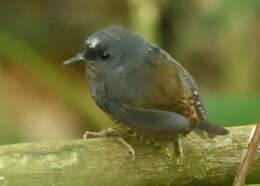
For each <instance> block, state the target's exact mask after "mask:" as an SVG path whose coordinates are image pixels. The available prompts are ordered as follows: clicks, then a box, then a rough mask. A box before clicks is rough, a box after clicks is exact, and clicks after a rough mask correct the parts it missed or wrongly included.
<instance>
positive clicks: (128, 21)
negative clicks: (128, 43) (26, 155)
mask: <svg viewBox="0 0 260 186" xmlns="http://www.w3.org/2000/svg"><path fill="white" fill-rule="evenodd" d="M259 20H260V1H257V0H247V1H244V0H229V1H224V0H207V1H205V0H198V1H190V0H182V1H176V0H174V1H173V0H160V1H159V0H142V1H140V0H131V1H130V0H129V1H127V0H110V1H105V0H95V1H90V0H89V1H88V0H76V1H70V0H56V1H51V0H45V1H33V0H27V1H26V2H24V1H18V0H12V1H3V0H1V6H0V144H8V143H18V142H26V141H30V142H32V141H41V140H54V139H74V138H81V137H82V134H83V132H84V130H86V129H89V130H97V129H100V128H104V127H108V126H110V125H112V122H111V121H110V120H109V118H108V117H107V116H106V115H105V114H104V113H103V112H102V111H100V110H99V109H98V108H97V106H96V105H95V103H94V102H93V101H92V99H91V98H90V96H89V93H88V90H87V82H86V78H85V72H84V69H83V68H82V66H81V65H74V66H70V67H64V66H62V65H61V64H62V62H63V61H64V60H65V59H67V58H69V57H72V56H73V55H74V54H75V53H76V52H77V51H78V50H79V48H80V46H81V44H82V43H83V41H84V39H85V38H87V37H88V36H89V35H91V34H92V33H93V32H95V31H97V30H99V29H101V28H103V27H105V26H108V25H114V24H117V25H123V26H125V27H127V28H129V29H130V30H132V31H134V32H136V33H138V34H140V35H142V36H143V37H144V38H145V39H146V40H148V41H151V42H154V43H155V44H157V45H159V46H160V47H162V48H164V49H165V50H166V51H168V52H169V53H170V54H171V55H172V56H173V57H174V58H175V59H176V60H177V61H180V63H181V64H182V65H183V66H184V67H185V68H186V69H187V70H188V71H189V72H190V73H191V74H192V75H193V76H194V78H195V80H196V81H197V83H198V85H199V87H200V88H201V92H202V96H203V100H204V103H205V105H206V108H207V112H208V116H209V120H211V121H212V122H215V123H218V124H220V125H223V126H232V125H241V124H252V123H255V122H256V121H257V120H258V118H259V114H260V109H259V105H260V94H259V92H260V83H259V79H260V76H259V73H258V71H259V69H260V52H259V49H260V34H259V31H260V22H259Z"/></svg>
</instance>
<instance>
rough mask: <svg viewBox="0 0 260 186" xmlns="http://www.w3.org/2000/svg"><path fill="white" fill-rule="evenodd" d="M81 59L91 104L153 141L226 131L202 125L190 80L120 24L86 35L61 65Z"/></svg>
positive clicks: (200, 105)
mask: <svg viewBox="0 0 260 186" xmlns="http://www.w3.org/2000/svg"><path fill="white" fill-rule="evenodd" d="M76 61H83V62H84V64H85V65H86V70H87V76H88V83H89V87H90V91H91V95H92V97H93V99H94V100H95V101H96V103H97V105H98V106H99V107H100V108H101V109H102V110H104V111H105V112H106V113H107V114H108V115H110V116H111V118H113V119H114V120H115V121H118V122H120V123H123V124H124V125H126V126H127V127H130V128H132V129H133V130H134V131H137V132H138V133H140V134H142V135H145V136H152V137H157V138H176V137H178V136H179V135H184V134H186V133H188V132H189V131H191V130H193V129H200V130H203V131H206V132H208V133H210V134H214V135H224V134H227V133H228V131H227V130H226V129H224V128H222V127H219V126H217V125H214V124H211V123H210V122H208V121H207V117H206V112H205V108H204V105H203V103H202V101H201V98H200V93H199V90H198V87H197V85H196V83H195V81H194V79H193V78H192V76H191V75H190V74H189V73H188V72H187V71H186V70H185V69H184V68H183V67H182V66H181V65H180V64H179V63H178V62H176V61H175V60H174V59H172V58H171V57H170V56H169V55H168V54H167V53H166V52H165V51H163V50H162V49H160V48H158V47H157V46H155V45H154V44H151V43H149V42H146V41H144V40H143V39H142V38H141V37H140V36H138V35H136V34H133V33H131V32H130V31H128V30H127V29H125V28H123V27H120V26H110V27H107V28H105V29H103V30H101V31H98V32H97V33H95V34H93V35H92V36H91V37H89V38H88V39H87V40H86V42H85V44H84V46H83V48H82V49H81V50H80V52H79V54H77V55H76V56H75V57H74V58H72V59H69V60H67V61H65V64H69V63H73V62H76Z"/></svg>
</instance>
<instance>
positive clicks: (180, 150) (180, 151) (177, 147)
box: [174, 138, 183, 159]
mask: <svg viewBox="0 0 260 186" xmlns="http://www.w3.org/2000/svg"><path fill="white" fill-rule="evenodd" d="M174 147H175V148H174V149H175V152H176V155H177V156H178V157H180V159H183V147H182V143H181V139H180V138H177V139H176V140H174Z"/></svg>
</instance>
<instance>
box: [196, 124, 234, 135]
mask: <svg viewBox="0 0 260 186" xmlns="http://www.w3.org/2000/svg"><path fill="white" fill-rule="evenodd" d="M197 129H200V130H203V131H206V132H207V133H208V135H209V136H211V135H226V134H228V133H229V131H228V130H227V129H225V128H223V127H220V126H218V125H215V124H212V123H210V122H209V121H207V120H200V121H199V124H198V126H197Z"/></svg>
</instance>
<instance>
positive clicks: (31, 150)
mask: <svg viewBox="0 0 260 186" xmlns="http://www.w3.org/2000/svg"><path fill="white" fill-rule="evenodd" d="M253 127H254V126H242V127H231V128H229V130H230V134H229V135H228V136H221V137H217V138H215V139H201V138H200V137H198V136H196V135H194V134H190V135H188V136H187V137H185V138H182V144H183V149H184V160H183V163H181V162H180V161H179V159H178V158H176V156H175V153H174V150H173V149H172V148H171V147H170V145H169V144H166V143H165V144H161V146H160V147H158V146H152V145H145V144H143V143H140V142H137V141H135V140H131V141H129V143H130V144H131V145H132V146H133V147H134V149H135V151H136V160H135V161H134V162H131V161H130V159H131V157H130V154H129V153H128V151H127V149H126V148H125V147H124V146H123V145H121V144H120V143H119V142H118V141H117V140H116V139H113V138H95V139H88V140H86V141H83V140H75V141H61V142H47V143H31V144H17V145H5V146H1V147H0V185H8V186H23V185H24V186H25V185H26V186H28V185H33V186H40V185H44V186H53V185H62V186H64V185H68V186H71V185H76V186H81V185H82V186H83V185H84V186H85V185H88V186H91V185H94V186H96V185H180V186H183V185H186V186H188V185H189V186H193V185H200V186H203V185H218V186H219V185H231V184H232V182H233V179H234V177H235V174H236V170H237V167H238V166H239V164H240V161H241V157H242V154H243V152H244V151H245V150H246V148H247V145H248V139H249V136H250V134H251V131H252V128H253ZM259 155H260V147H258V150H257V154H256V158H255V162H254V165H253V166H252V169H251V170H250V171H249V174H248V177H247V183H260V177H259V174H260V156H259Z"/></svg>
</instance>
